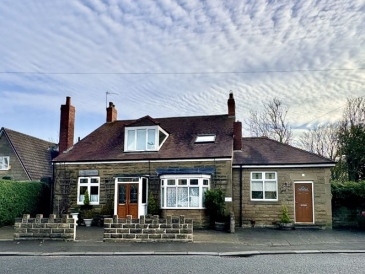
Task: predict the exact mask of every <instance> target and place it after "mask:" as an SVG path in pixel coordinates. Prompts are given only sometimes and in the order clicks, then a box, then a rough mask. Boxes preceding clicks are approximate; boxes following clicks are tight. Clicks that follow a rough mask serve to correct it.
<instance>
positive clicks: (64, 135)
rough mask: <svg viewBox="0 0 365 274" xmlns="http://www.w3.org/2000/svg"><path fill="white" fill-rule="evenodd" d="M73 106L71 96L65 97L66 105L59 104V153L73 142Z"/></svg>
mask: <svg viewBox="0 0 365 274" xmlns="http://www.w3.org/2000/svg"><path fill="white" fill-rule="evenodd" d="M74 129H75V107H74V106H71V97H69V96H67V97H66V105H61V121H60V141H59V150H58V151H59V153H62V152H64V151H66V150H68V149H69V148H70V147H72V146H73V144H74Z"/></svg>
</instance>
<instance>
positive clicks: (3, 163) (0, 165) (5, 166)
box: [0, 156, 10, 170]
mask: <svg viewBox="0 0 365 274" xmlns="http://www.w3.org/2000/svg"><path fill="white" fill-rule="evenodd" d="M9 161H10V158H9V156H0V170H9V168H10V165H9Z"/></svg>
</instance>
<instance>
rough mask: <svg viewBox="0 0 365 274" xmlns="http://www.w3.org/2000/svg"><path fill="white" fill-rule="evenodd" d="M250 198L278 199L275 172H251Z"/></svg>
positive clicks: (262, 199) (256, 199)
mask: <svg viewBox="0 0 365 274" xmlns="http://www.w3.org/2000/svg"><path fill="white" fill-rule="evenodd" d="M251 200H252V201H277V200H278V181H277V173H276V172H272V171H270V172H251Z"/></svg>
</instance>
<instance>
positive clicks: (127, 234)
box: [104, 215, 193, 242]
mask: <svg viewBox="0 0 365 274" xmlns="http://www.w3.org/2000/svg"><path fill="white" fill-rule="evenodd" d="M104 242H193V220H191V219H185V216H184V215H181V216H180V217H178V218H173V217H172V216H166V219H160V218H159V216H158V215H154V216H153V217H152V218H146V217H145V216H140V218H139V219H132V215H127V218H123V219H118V216H116V215H114V217H113V218H105V219H104Z"/></svg>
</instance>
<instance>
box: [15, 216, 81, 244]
mask: <svg viewBox="0 0 365 274" xmlns="http://www.w3.org/2000/svg"><path fill="white" fill-rule="evenodd" d="M14 228H15V233H14V240H17V241H19V240H62V241H74V240H75V235H76V226H75V222H74V219H73V218H70V217H69V216H68V215H63V216H62V218H56V215H54V214H51V215H49V218H43V215H42V214H37V216H36V218H30V215H29V214H24V215H23V218H17V219H16V220H15V224H14Z"/></svg>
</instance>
